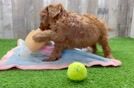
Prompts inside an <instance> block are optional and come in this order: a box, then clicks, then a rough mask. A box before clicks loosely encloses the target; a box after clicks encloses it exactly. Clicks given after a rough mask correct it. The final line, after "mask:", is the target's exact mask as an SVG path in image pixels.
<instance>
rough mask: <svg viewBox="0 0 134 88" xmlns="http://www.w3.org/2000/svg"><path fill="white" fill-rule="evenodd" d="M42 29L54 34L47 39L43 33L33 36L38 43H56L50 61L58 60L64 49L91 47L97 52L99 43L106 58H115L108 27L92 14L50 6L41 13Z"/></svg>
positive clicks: (60, 6) (59, 6) (57, 5)
mask: <svg viewBox="0 0 134 88" xmlns="http://www.w3.org/2000/svg"><path fill="white" fill-rule="evenodd" d="M40 29H41V30H45V31H46V30H51V32H52V34H51V35H49V36H47V37H46V36H45V34H43V32H42V34H37V35H35V36H33V39H34V40H35V41H37V42H42V41H48V40H53V41H54V42H55V49H54V51H53V52H52V55H51V56H50V58H49V60H50V61H51V60H56V59H58V58H59V57H60V56H61V52H62V51H63V50H64V49H72V48H84V47H88V46H91V47H93V48H94V52H96V44H97V43H99V44H100V45H101V46H102V48H103V51H104V56H105V57H107V58H113V56H112V54H111V50H110V47H109V44H108V35H107V30H108V27H107V26H106V25H105V24H104V23H103V22H101V21H100V20H98V19H97V18H96V17H95V16H93V15H91V14H87V15H80V14H77V13H73V12H68V11H66V10H65V9H64V8H63V6H62V5H61V4H55V5H49V6H47V7H46V8H45V9H43V10H42V12H41V23H40ZM45 31H44V32H45ZM46 38H47V39H46Z"/></svg>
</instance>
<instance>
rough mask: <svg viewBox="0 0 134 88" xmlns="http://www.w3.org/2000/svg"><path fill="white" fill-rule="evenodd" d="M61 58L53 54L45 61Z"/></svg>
mask: <svg viewBox="0 0 134 88" xmlns="http://www.w3.org/2000/svg"><path fill="white" fill-rule="evenodd" d="M59 58H60V56H58V55H51V56H50V57H49V58H48V59H45V60H43V61H56V60H58V59H59Z"/></svg>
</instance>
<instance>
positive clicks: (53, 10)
mask: <svg viewBox="0 0 134 88" xmlns="http://www.w3.org/2000/svg"><path fill="white" fill-rule="evenodd" d="M63 10H64V7H63V6H62V4H57V5H50V6H49V7H48V13H49V16H50V17H52V18H54V17H56V16H58V15H59V14H61V13H62V12H63Z"/></svg>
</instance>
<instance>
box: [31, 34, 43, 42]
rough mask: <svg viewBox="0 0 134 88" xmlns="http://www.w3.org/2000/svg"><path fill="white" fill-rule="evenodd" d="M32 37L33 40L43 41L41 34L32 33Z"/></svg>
mask: <svg viewBox="0 0 134 88" xmlns="http://www.w3.org/2000/svg"><path fill="white" fill-rule="evenodd" d="M32 38H33V40H34V41H35V42H42V41H43V39H42V37H41V35H34V36H33V37H32Z"/></svg>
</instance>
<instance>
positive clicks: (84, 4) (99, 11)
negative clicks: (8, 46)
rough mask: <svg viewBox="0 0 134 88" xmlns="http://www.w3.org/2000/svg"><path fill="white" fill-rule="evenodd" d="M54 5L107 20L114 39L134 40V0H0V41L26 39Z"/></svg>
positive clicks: (110, 33)
mask: <svg viewBox="0 0 134 88" xmlns="http://www.w3.org/2000/svg"><path fill="white" fill-rule="evenodd" d="M51 3H62V4H63V5H64V7H65V8H66V9H68V10H71V11H75V12H78V13H81V14H82V13H92V14H94V15H96V16H97V17H99V18H101V19H103V20H105V21H106V23H107V24H108V25H109V26H110V28H112V31H110V32H109V35H110V36H111V37H114V36H129V37H134V9H133V8H134V0H0V38H24V37H25V36H26V35H27V34H28V32H30V31H31V30H32V29H36V28H38V26H39V12H40V10H41V9H42V8H43V7H45V6H46V5H48V4H51Z"/></svg>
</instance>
